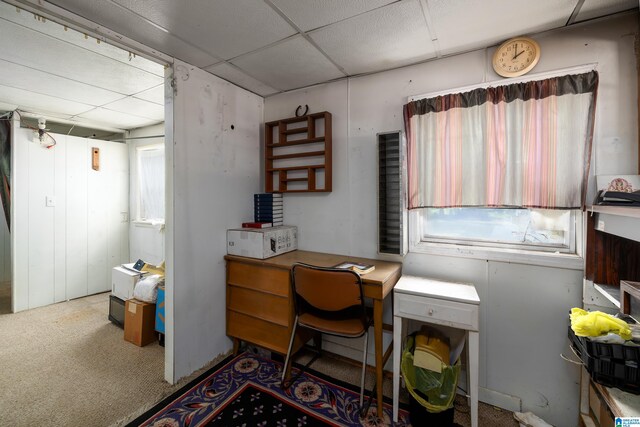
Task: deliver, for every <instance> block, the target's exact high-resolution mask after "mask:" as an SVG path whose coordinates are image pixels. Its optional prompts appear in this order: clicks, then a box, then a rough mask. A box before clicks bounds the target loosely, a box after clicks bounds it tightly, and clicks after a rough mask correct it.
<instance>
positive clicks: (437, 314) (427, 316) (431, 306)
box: [394, 292, 479, 331]
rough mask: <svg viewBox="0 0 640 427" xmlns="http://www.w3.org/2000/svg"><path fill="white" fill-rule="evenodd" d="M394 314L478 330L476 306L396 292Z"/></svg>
mask: <svg viewBox="0 0 640 427" xmlns="http://www.w3.org/2000/svg"><path fill="white" fill-rule="evenodd" d="M394 314H395V315H396V316H401V317H406V318H410V319H416V320H421V321H424V322H428V323H435V324H439V325H445V326H452V327H456V328H461V329H467V330H472V331H477V330H478V323H479V322H478V306H477V305H474V304H463V303H459V302H454V301H447V300H441V299H436V298H429V297H421V296H416V295H410V294H403V293H399V292H396V293H395V294H394Z"/></svg>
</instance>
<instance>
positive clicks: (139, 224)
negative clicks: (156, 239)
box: [131, 220, 164, 230]
mask: <svg viewBox="0 0 640 427" xmlns="http://www.w3.org/2000/svg"><path fill="white" fill-rule="evenodd" d="M131 224H133V225H134V226H136V227H142V228H155V229H156V230H164V222H161V223H160V222H156V223H154V222H151V221H140V220H137V221H131Z"/></svg>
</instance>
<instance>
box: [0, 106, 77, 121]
mask: <svg viewBox="0 0 640 427" xmlns="http://www.w3.org/2000/svg"><path fill="white" fill-rule="evenodd" d="M16 109H20V106H19V105H18V104H15V103H8V102H2V101H0V111H14V110H16ZM31 111H33V110H31ZM36 113H37V114H38V115H42V116H45V117H47V118H58V119H65V120H69V119H70V117H72V115H71V114H62V113H57V112H55V111H46V110H44V109H40V110H39V111H37V112H36Z"/></svg>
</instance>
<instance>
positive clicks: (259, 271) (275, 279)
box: [227, 261, 290, 297]
mask: <svg viewBox="0 0 640 427" xmlns="http://www.w3.org/2000/svg"><path fill="white" fill-rule="evenodd" d="M227 263H228V264H227V283H228V284H230V285H236V286H241V287H244V288H250V289H256V290H260V291H263V292H266V293H271V294H274V295H280V296H283V297H288V296H289V288H290V284H289V280H290V278H289V270H283V269H279V268H272V267H266V266H261V265H255V264H249V263H243V262H238V261H227Z"/></svg>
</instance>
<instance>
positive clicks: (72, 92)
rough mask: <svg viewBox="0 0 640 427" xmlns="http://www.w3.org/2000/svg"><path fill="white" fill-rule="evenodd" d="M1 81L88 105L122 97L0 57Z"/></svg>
mask: <svg viewBox="0 0 640 427" xmlns="http://www.w3.org/2000/svg"><path fill="white" fill-rule="evenodd" d="M0 82H3V83H4V84H5V85H7V86H11V87H15V88H18V89H24V90H29V91H31V92H36V93H41V94H43V95H50V96H55V97H58V98H62V99H66V100H68V101H75V102H81V103H84V104H87V105H94V106H98V105H102V104H106V103H107V102H112V101H115V100H116V99H120V98H122V95H121V94H119V93H115V92H111V91H108V90H104V89H100V88H98V87H95V86H91V85H87V84H84V83H80V82H77V81H75V80H69V79H67V78H64V77H58V76H54V75H52V74H48V73H46V72H44V71H39V70H34V69H33V68H28V67H24V66H22V65H18V64H14V63H12V62H7V61H4V60H2V59H0Z"/></svg>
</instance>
